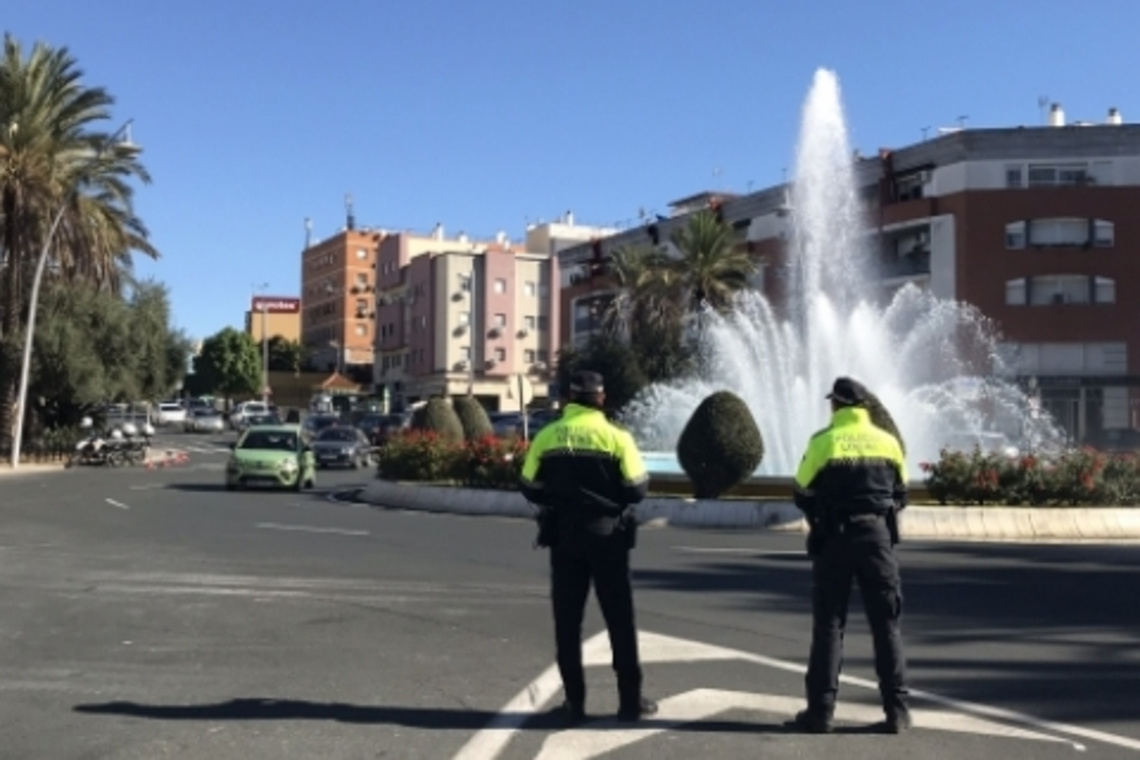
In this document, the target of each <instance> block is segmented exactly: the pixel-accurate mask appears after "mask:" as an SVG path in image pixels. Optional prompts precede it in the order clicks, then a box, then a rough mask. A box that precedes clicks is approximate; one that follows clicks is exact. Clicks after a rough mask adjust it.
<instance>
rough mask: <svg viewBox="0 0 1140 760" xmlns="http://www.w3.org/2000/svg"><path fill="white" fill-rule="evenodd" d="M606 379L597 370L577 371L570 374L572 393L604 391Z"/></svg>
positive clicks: (588, 393) (586, 393)
mask: <svg viewBox="0 0 1140 760" xmlns="http://www.w3.org/2000/svg"><path fill="white" fill-rule="evenodd" d="M605 390H606V383H605V379H604V378H602V376H601V375H599V374H598V373H597V372H575V373H574V374H573V375H571V376H570V393H571V394H572V395H578V394H584V395H590V394H594V393H604V392H605Z"/></svg>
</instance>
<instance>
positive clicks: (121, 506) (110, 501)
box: [103, 499, 130, 509]
mask: <svg viewBox="0 0 1140 760" xmlns="http://www.w3.org/2000/svg"><path fill="white" fill-rule="evenodd" d="M103 501H105V502H107V503H108V504H110V505H111V506H112V507H118V508H119V509H130V507H128V506H127V505H126V504H124V503H123V502H121V501H115V500H114V499H103Z"/></svg>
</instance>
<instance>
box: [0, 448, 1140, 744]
mask: <svg viewBox="0 0 1140 760" xmlns="http://www.w3.org/2000/svg"><path fill="white" fill-rule="evenodd" d="M227 442H228V438H226V437H220V438H211V437H203V436H180V435H174V436H170V437H169V438H167V439H165V440H164V441H161V442H160V445H164V446H165V445H179V446H181V447H183V448H188V449H189V450H190V451H191V452H192V453H191V462H190V464H189V465H187V466H183V467H178V468H171V469H167V470H156V471H146V470H141V469H127V470H114V471H110V470H98V469H91V470H85V469H80V470H71V471H67V472H58V473H51V474H42V473H39V474H34V475H27V476H10V477H7V478H5V479H3V480H0V609H2V610H3V611H4V612H3V614H2V615H0V735H2V736H3V739H2V741H0V757H3V758H9V757H10V758H53V759H54V758H61V759H62V758H140V759H141V758H147V759H149V758H168V757H169V758H211V759H217V760H225V759H226V758H241V759H242V760H259V759H260V758H310V757H321V758H327V759H330V760H331V759H333V758H401V759H402V758H441V759H444V760H446V759H448V758H486V759H487V760H491V758H495V757H503V758H534V757H541V758H571V757H594V756H599V755H600V754H601V753H604V752H609V753H610V754H607V755H606V757H612V758H621V759H623V760H624V759H625V758H654V760H665V759H666V758H690V757H696V756H700V757H703V758H710V759H711V760H720V759H721V758H739V757H746V756H748V757H751V756H764V757H770V758H791V757H821V756H824V755H826V754H829V753H836V752H842V753H844V754H845V755H846V756H847V757H848V758H850V759H851V760H860V759H861V758H875V759H876V760H882V759H885V758H908V759H911V758H967V757H968V758H975V757H979V756H986V755H988V756H992V757H1002V758H1033V760H1047V759H1048V758H1055V757H1056V758H1061V757H1070V756H1072V755H1074V754H1076V753H1077V752H1078V749H1077V747H1076V746H1074V745H1081V746H1083V747H1084V748H1085V752H1083V753H1082V754H1084V755H1087V756H1089V757H1125V756H1135V755H1136V754H1137V753H1138V752H1140V694H1138V693H1137V690H1136V684H1137V683H1138V676H1140V647H1138V646H1137V645H1138V643H1140V641H1138V639H1140V606H1138V605H1137V604H1136V603H1135V599H1136V598H1138V596H1140V575H1138V574H1137V569H1138V566H1140V547H1135V546H1058V545H1045V546H1033V545H1009V544H928V543H922V544H920V543H912V544H907V545H905V546H904V547H903V548H902V562H903V566H904V584H905V585H904V588H905V592H906V624H905V636H906V642H907V647H908V654H909V658H910V664H911V674H912V681H913V685H914V687H915V688H916V689H919V690H921V692H923V698H921V699H917V700H916V702H915V706H916V708H917V711H916V715H917V717H918V720H919V723H920V726H921V727H920V728H919V729H917V730H915V731H913V732H911V733H909V734H907V735H904V736H899V737H888V736H879V735H875V734H872V733H869V732H868V731H867V729H866V726H867V725H868V724H869V723H871V722H873V721H875V720H878V719H879V717H880V714H879V712H878V710H877V708H876V706H875V703H876V696H877V695H876V693H875V691H874V688H873V683H871V681H872V680H873V678H874V676H873V667H872V662H871V655H870V642H869V637H868V635H867V630H866V625H865V623H864V621H863V619H862V617H861V616H860V615H859V614H858V613H857V609H856V610H853V614H852V624H851V630H850V631H849V636H848V653H847V661H846V665H845V673H846V674H848V675H849V676H852V677H854V678H855V679H856V680H855V682H854V683H847V684H845V685H844V687H843V690H842V694H841V699H842V701H843V705H842V709H841V714H840V717H841V718H842V719H843V720H842V724H841V730H840V732H839V733H837V734H836V735H834V736H828V737H815V736H802V735H797V734H794V733H789V732H788V731H787V730H785V729H784V728H783V727H782V724H783V722H784V721H785V720H786V719H787V718H788V717H790V715H791V713H792V712H794V710H796V709H798V707H799V706H800V702H801V699H802V670H801V666H802V663H803V662H804V660H805V655H806V649H807V643H808V632H809V615H808V605H807V593H808V589H809V576H808V565H807V563H806V561H805V558H804V557H803V554H802V538H800V537H797V536H784V535H776V534H766V533H755V534H742V533H732V532H704V531H678V530H672V529H661V530H645V531H643V533H642V537H641V545H640V546H639V548H638V550H637V552H636V555H635V564H636V572H635V582H636V586H637V606H638V615H639V627H640V629H641V631H642V637H643V654H644V657H645V659H646V660H647V662H646V666H645V669H646V674H647V683H646V688H647V691H649V692H650V693H651V694H652V695H653V696H655V697H657V698H658V699H661V700H662V705H663V709H662V713H661V715H660V716H659V717H658V718H657V719H655V720H653V721H649V722H647V723H645V724H641V725H638V726H635V727H632V728H630V727H628V726H619V725H617V724H614V723H612V722H611V721H610V720H609V719H608V718H606V717H605V716H606V715H608V714H610V713H612V711H613V710H614V709H615V708H616V694H615V693H614V687H613V678H612V674H611V673H610V671H609V668H608V651H607V649H606V646H605V637H604V635H602V636H596V635H597V634H598V633H599V632H600V631H601V630H602V627H601V621H600V615H599V614H598V612H597V608H596V604H595V603H594V602H591V606H590V611H589V614H588V617H587V622H586V630H585V632H584V638H586V639H588V640H589V643H588V645H587V650H588V652H589V653H590V654H589V656H590V658H591V662H593V663H595V664H596V665H597V667H593V668H591V669H590V674H589V680H590V703H589V711H590V712H591V714H593V715H597V716H598V718H597V720H595V721H593V722H592V723H590V724H587V726H585V727H583V728H580V729H577V730H574V731H563V730H561V728H560V727H559V726H557V725H556V724H555V723H554V722H553V721H552V720H551V719H550V718H549V717H547V716H545V715H544V714H543V711H544V710H545V709H546V708H547V707H549V706H551V705H552V704H553V703H554V702H555V701H557V700H558V699H560V697H556V694H555V692H556V687H557V679H556V678H554V677H552V675H551V674H550V672H549V668H550V666H551V664H552V659H553V657H552V655H553V652H552V649H553V645H552V641H551V622H550V613H549V605H548V601H547V571H546V564H545V561H546V557H545V555H544V553H542V552H537V551H533V550H531V548H530V543H531V539H532V537H533V530H532V527H531V526H530V525H528V524H526V523H524V522H520V521H512V520H504V519H495V518H465V517H455V516H430V515H423V514H411V513H402V512H395V511H387V510H381V509H375V508H369V507H364V506H360V505H351V504H344V503H338V502H334V501H330V499H329V495H330V492H331V491H335V490H339V489H342V488H346V487H350V486H351V485H353V484H359V483H362V482H363V480H364V479H365V478H366V477H367V476H368V474H367V473H352V472H347V473H334V474H330V473H325V472H322V473H320V474H319V484H318V489H317V491H316V492H315V493H307V494H300V495H299V494H294V493H251V492H240V493H227V492H226V491H224V490H223V489H222V487H221V483H222V472H221V468H222V464H223V462H224V459H225V457H226V455H227V453H228V452H227V449H226V443H227ZM505 498H514V497H505ZM853 601H854V603H855V604H858V596H857V595H856V596H855V597H854V600H853ZM548 700H549V701H548ZM536 710H537V711H538V712H537V715H535V714H534V713H535V711H536ZM488 724H493V726H495V727H497V730H494V731H487V730H484V729H486V727H487V726H488Z"/></svg>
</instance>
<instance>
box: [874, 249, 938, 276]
mask: <svg viewBox="0 0 1140 760" xmlns="http://www.w3.org/2000/svg"><path fill="white" fill-rule="evenodd" d="M928 274H930V251H912V252H910V253H908V254H907V255H905V256H900V257H899V258H897V259H895V260H894V261H885V262H881V263H880V265H879V277H880V278H881V279H884V280H893V279H896V278H899V277H920V276H922V275H928Z"/></svg>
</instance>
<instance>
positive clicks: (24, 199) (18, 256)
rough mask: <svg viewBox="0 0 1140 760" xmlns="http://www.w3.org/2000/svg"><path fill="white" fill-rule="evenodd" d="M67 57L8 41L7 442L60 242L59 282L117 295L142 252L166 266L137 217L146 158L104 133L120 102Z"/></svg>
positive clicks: (0, 320) (4, 194) (3, 70)
mask: <svg viewBox="0 0 1140 760" xmlns="http://www.w3.org/2000/svg"><path fill="white" fill-rule="evenodd" d="M81 80H82V71H81V70H80V69H79V68H78V66H77V64H76V61H75V59H74V58H72V57H71V55H70V53H69V52H68V51H67V49H66V48H61V49H53V48H51V47H49V46H47V45H43V44H36V45H35V46H34V47H33V48H32V49H31V51H30V52H29V53H28V54H27V55H26V56H25V54H24V51H23V49H22V47H21V46H20V44H19V43H18V42H17V41H16V40H15V39H14V38H13V37H12V36H11V35H10V34H6V35H5V37H4V45H3V53H2V59H0V248H2V249H3V251H4V257H5V267H4V271H3V277H2V278H0V304H2V307H0V341H3V345H4V350H3V351H0V438H3V439H7V438H8V436H9V435H10V431H11V412H12V409H13V401H14V399H15V391H16V382H17V374H18V373H17V371H16V367H17V366H18V365H17V363H16V360H15V356H16V355H17V354H18V345H19V342H20V340H19V339H20V337H21V336H22V333H23V327H24V324H25V322H24V320H25V318H26V306H27V299H28V291H29V289H30V286H31V282H32V278H33V272H34V269H35V265H36V261H37V259H38V256H39V252H40V250H41V249H42V247H43V245H44V243H45V242H47V236H48V235H49V234H50V228H51V223H52V221H53V220H54V219H55V218H56V215H57V213H59V212H62V215H61V216H60V217H59V219H60V223H59V226H58V229H57V230H56V232H55V235H54V237H53V238H52V239H51V249H50V256H51V262H52V267H51V268H50V274H51V277H52V278H55V279H59V280H62V281H64V282H68V283H72V284H74V283H80V282H86V283H91V284H93V285H96V286H98V287H101V288H106V289H108V290H110V291H112V292H117V291H118V289H119V287H120V286H121V285H122V283H123V282H124V280H126V279H129V274H130V269H131V266H130V265H131V255H132V252H135V251H138V252H141V253H144V254H145V255H148V256H157V255H158V254H157V251H156V250H155V249H154V248H153V246H151V244H150V243H149V242H148V241H147V232H146V228H145V227H144V225H143V224H142V222H141V220H140V219H139V218H138V217H137V216H136V215H135V213H134V210H133V203H132V201H133V192H134V191H133V186H132V181H133V180H137V181H141V182H148V181H149V176H148V175H147V172H146V170H145V169H144V168H143V166H142V164H140V163H139V162H138V161H137V158H138V150H137V149H134V148H131V147H128V146H120V145H112V144H111V143H110V135H108V134H106V133H105V132H100V131H97V130H96V129H95V127H96V126H97V125H98V124H99V123H100V122H102V121H104V120H106V119H108V118H109V117H110V107H111V105H112V104H113V102H114V101H113V99H112V98H111V96H110V95H109V94H108V93H107V92H106V91H105V90H104V89H102V88H92V87H87V86H85V85H84V84H83V83H82V81H81Z"/></svg>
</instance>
